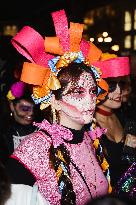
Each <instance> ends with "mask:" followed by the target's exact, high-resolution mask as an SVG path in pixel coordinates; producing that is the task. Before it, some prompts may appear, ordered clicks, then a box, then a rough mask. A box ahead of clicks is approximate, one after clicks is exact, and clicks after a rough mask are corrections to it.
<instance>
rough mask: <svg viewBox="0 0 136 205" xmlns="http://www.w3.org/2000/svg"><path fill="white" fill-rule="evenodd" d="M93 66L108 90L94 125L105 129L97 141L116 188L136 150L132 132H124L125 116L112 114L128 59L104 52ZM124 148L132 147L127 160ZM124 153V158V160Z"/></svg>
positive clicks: (127, 68)
mask: <svg viewBox="0 0 136 205" xmlns="http://www.w3.org/2000/svg"><path fill="white" fill-rule="evenodd" d="M105 58H107V59H105ZM93 65H95V66H97V67H99V68H101V70H102V76H103V78H104V79H105V80H106V81H107V83H108V85H109V93H108V95H107V97H106V99H105V100H104V101H102V102H101V103H100V104H99V105H98V106H97V108H96V114H95V116H96V122H97V124H98V125H99V126H100V127H101V128H106V129H107V132H106V133H105V134H104V135H103V136H102V138H101V140H100V141H101V144H102V145H103V147H104V148H105V153H106V155H107V157H106V159H107V161H108V163H109V169H110V175H111V183H112V186H113V187H114V188H116V186H117V181H118V180H119V179H120V178H121V177H122V175H123V173H124V172H125V171H126V170H127V169H128V167H129V166H130V165H131V164H132V163H133V162H134V161H135V160H136V159H134V157H133V156H134V153H135V151H136V137H135V136H134V134H133V133H129V131H125V130H129V128H128V127H127V126H128V121H127V118H126V117H125V118H120V116H119V115H117V114H116V113H115V110H116V109H117V108H119V107H121V103H122V100H121V96H122V91H123V89H124V88H125V83H126V82H125V80H126V76H128V75H129V72H130V68H129V67H130V65H129V58H128V57H116V56H114V55H110V54H103V55H102V56H101V60H100V61H97V62H95V63H93ZM133 129H134V127H133ZM124 147H127V148H129V149H130V148H131V150H133V152H132V151H131V152H132V153H133V155H132V153H131V152H130V153H129V160H128V158H127V156H128V155H126V154H124V153H123V152H124V150H125V149H124ZM123 155H124V157H125V156H126V159H127V160H125V159H123ZM133 185H134V183H133ZM133 188H134V187H133ZM133 191H134V189H133Z"/></svg>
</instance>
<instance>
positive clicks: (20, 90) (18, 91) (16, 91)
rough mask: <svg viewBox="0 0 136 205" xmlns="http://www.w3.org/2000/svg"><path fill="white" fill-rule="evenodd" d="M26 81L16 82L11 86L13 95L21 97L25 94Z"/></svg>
mask: <svg viewBox="0 0 136 205" xmlns="http://www.w3.org/2000/svg"><path fill="white" fill-rule="evenodd" d="M24 90H25V83H24V82H21V81H19V82H16V83H14V84H13V85H12V86H11V92H12V95H13V96H14V97H15V98H20V97H21V96H22V95H23V94H24Z"/></svg>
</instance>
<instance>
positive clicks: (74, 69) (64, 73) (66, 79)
mask: <svg viewBox="0 0 136 205" xmlns="http://www.w3.org/2000/svg"><path fill="white" fill-rule="evenodd" d="M83 72H87V73H90V74H91V75H92V77H93V79H94V82H95V83H96V79H95V76H94V73H93V72H92V70H91V68H90V67H89V66H87V65H86V64H84V63H74V62H72V63H70V64H69V65H68V66H67V67H63V68H62V69H61V70H60V71H59V73H58V75H57V78H58V80H59V82H60V84H61V88H60V89H58V90H54V91H53V94H54V95H55V98H56V100H60V99H61V98H62V96H63V93H64V91H65V90H66V89H67V85H68V84H69V83H70V82H71V84H72V85H73V86H76V85H77V81H78V80H79V78H80V76H81V74H82V73H83ZM56 114H57V113H56ZM57 117H58V114H57ZM45 118H46V119H47V120H48V121H49V122H51V123H52V118H53V115H52V111H51V107H50V106H49V107H48V108H46V109H45Z"/></svg>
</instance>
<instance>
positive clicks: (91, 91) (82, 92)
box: [60, 72, 97, 125]
mask: <svg viewBox="0 0 136 205" xmlns="http://www.w3.org/2000/svg"><path fill="white" fill-rule="evenodd" d="M96 91H97V88H96V83H95V82H94V79H93V77H92V75H91V73H87V72H83V73H82V74H81V76H80V78H79V80H78V81H77V82H73V83H69V84H68V86H67V89H66V90H65V91H64V93H63V96H62V99H61V100H60V106H61V115H66V116H67V118H69V119H71V121H74V122H75V123H78V124H82V125H83V124H88V123H89V122H91V121H92V118H93V114H94V111H95V105H96Z"/></svg>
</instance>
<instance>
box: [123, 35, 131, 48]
mask: <svg viewBox="0 0 136 205" xmlns="http://www.w3.org/2000/svg"><path fill="white" fill-rule="evenodd" d="M124 47H125V48H131V36H130V35H128V36H126V37H125V41H124Z"/></svg>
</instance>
